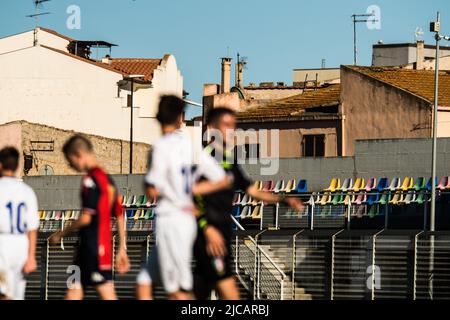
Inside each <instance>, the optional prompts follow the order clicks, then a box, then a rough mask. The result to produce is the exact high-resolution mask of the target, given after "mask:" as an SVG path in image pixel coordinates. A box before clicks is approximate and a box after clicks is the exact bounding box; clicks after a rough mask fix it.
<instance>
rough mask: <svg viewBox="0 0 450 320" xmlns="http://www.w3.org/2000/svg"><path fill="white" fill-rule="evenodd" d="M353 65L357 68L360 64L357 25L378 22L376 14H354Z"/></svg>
mask: <svg viewBox="0 0 450 320" xmlns="http://www.w3.org/2000/svg"><path fill="white" fill-rule="evenodd" d="M352 19H353V64H354V65H355V66H356V64H357V63H358V56H357V55H358V49H357V47H356V24H357V23H361V22H364V23H367V22H372V23H375V22H378V19H376V17H375V14H374V13H364V14H353V15H352Z"/></svg>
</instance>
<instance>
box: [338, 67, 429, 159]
mask: <svg viewBox="0 0 450 320" xmlns="http://www.w3.org/2000/svg"><path fill="white" fill-rule="evenodd" d="M340 108H341V113H342V114H344V115H345V120H344V121H343V123H344V124H343V132H344V137H343V140H344V148H343V151H344V153H343V155H344V156H352V155H353V154H354V150H355V147H354V144H355V141H356V140H363V139H371V138H372V137H377V138H378V139H393V138H399V139H401V138H425V137H430V136H431V108H430V105H429V103H428V102H427V101H425V100H423V99H421V98H419V97H416V96H414V95H412V94H410V93H407V92H405V91H403V90H400V89H398V88H395V87H393V86H390V85H386V84H384V83H383V82H381V81H378V80H375V79H372V78H370V77H368V76H365V75H363V74H360V73H358V72H355V71H353V70H351V69H350V68H347V67H345V66H343V67H342V68H341V106H340Z"/></svg>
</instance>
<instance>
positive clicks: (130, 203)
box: [125, 196, 136, 208]
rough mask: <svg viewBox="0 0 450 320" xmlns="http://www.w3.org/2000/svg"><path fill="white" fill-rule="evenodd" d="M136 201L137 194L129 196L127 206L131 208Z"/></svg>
mask: <svg viewBox="0 0 450 320" xmlns="http://www.w3.org/2000/svg"><path fill="white" fill-rule="evenodd" d="M135 203H136V196H131V197H128V199H127V202H126V204H125V206H126V207H127V208H130V207H133V206H134V204H135Z"/></svg>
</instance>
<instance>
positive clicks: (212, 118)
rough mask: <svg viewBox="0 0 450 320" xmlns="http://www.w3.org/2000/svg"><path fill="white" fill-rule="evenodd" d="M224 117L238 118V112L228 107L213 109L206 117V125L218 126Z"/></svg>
mask: <svg viewBox="0 0 450 320" xmlns="http://www.w3.org/2000/svg"><path fill="white" fill-rule="evenodd" d="M224 115H230V116H233V117H234V116H236V112H234V111H233V110H231V109H230V108H226V107H217V108H213V109H211V110H210V111H209V112H208V114H207V115H206V125H212V126H217V125H218V124H219V122H220V120H221V119H222V117H223V116H224Z"/></svg>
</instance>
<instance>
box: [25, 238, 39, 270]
mask: <svg viewBox="0 0 450 320" xmlns="http://www.w3.org/2000/svg"><path fill="white" fill-rule="evenodd" d="M37 234H38V232H37V230H31V231H28V232H27V237H28V256H27V261H26V262H25V265H24V266H23V273H25V274H28V273H31V272H33V271H35V270H36V269H37V263H36V243H37Z"/></svg>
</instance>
